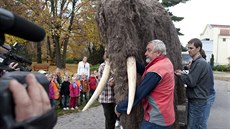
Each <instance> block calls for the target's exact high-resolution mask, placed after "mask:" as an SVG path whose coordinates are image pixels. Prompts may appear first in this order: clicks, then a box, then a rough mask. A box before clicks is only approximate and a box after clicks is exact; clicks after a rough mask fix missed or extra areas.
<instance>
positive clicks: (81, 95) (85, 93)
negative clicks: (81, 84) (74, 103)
mask: <svg viewBox="0 0 230 129" xmlns="http://www.w3.org/2000/svg"><path fill="white" fill-rule="evenodd" d="M83 96H85V102H86V103H87V102H88V97H87V92H81V93H80V105H82V102H83Z"/></svg>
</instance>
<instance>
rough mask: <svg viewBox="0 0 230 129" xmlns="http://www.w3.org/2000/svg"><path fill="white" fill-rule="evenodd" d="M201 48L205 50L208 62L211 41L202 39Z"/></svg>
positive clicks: (210, 53)
mask: <svg viewBox="0 0 230 129" xmlns="http://www.w3.org/2000/svg"><path fill="white" fill-rule="evenodd" d="M201 42H202V49H203V50H204V51H205V54H206V60H207V62H210V59H211V57H212V54H213V41H212V40H209V39H202V40H201Z"/></svg>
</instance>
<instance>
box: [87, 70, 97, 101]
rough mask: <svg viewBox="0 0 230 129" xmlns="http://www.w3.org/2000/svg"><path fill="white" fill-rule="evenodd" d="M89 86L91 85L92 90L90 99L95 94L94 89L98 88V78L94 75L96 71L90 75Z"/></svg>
mask: <svg viewBox="0 0 230 129" xmlns="http://www.w3.org/2000/svg"><path fill="white" fill-rule="evenodd" d="M89 87H90V91H89V99H90V98H91V96H92V95H93V93H94V91H95V90H96V88H97V78H96V76H95V75H94V72H92V73H91V75H90V77H89Z"/></svg>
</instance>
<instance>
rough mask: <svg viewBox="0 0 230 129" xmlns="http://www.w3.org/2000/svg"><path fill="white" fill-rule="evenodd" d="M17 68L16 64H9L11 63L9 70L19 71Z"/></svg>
mask: <svg viewBox="0 0 230 129" xmlns="http://www.w3.org/2000/svg"><path fill="white" fill-rule="evenodd" d="M17 66H18V63H15V62H11V63H10V64H9V67H10V68H11V69H14V70H16V71H19V70H20V68H17Z"/></svg>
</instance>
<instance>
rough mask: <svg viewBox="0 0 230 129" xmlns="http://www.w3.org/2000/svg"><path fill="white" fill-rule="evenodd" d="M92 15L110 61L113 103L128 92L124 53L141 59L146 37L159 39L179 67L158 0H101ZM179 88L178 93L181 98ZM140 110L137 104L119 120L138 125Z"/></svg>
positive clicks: (172, 32)
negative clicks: (113, 93)
mask: <svg viewBox="0 0 230 129" xmlns="http://www.w3.org/2000/svg"><path fill="white" fill-rule="evenodd" d="M96 19H97V22H98V26H99V28H100V31H101V36H102V39H103V42H104V43H105V45H106V46H107V51H108V54H109V59H110V61H111V63H112V70H113V72H114V78H115V84H116V86H115V88H114V90H115V98H116V102H117V103H118V102H120V101H122V100H124V99H125V98H127V94H128V86H127V84H128V81H127V72H126V69H127V66H126V59H127V57H129V56H134V57H136V60H137V61H139V62H141V63H144V60H145V57H144V52H145V47H146V44H147V43H148V42H149V41H151V40H153V39H160V40H162V41H163V42H164V43H165V44H166V47H167V53H168V56H169V58H170V59H171V61H172V62H173V64H174V68H175V69H178V68H180V67H181V58H180V56H178V55H181V54H180V51H181V48H180V41H179V38H178V36H177V32H176V29H175V27H174V25H173V23H172V21H171V19H170V17H169V15H168V13H167V11H166V10H165V9H164V8H163V7H162V5H161V4H160V3H159V2H158V1H155V0H101V1H100V3H99V8H98V13H97V18H96ZM137 85H138V84H137ZM181 91H183V89H182V90H181ZM181 91H179V93H182V94H181V95H180V97H183V98H185V97H184V94H183V92H181ZM182 101H184V100H182ZM142 112H143V111H142V108H141V106H140V105H138V106H135V107H134V108H133V109H132V112H131V114H130V115H129V116H127V115H126V114H123V115H122V116H121V122H122V125H123V127H124V129H138V128H139V122H140V121H141V120H142V118H143V117H142V114H143V113H142Z"/></svg>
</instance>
